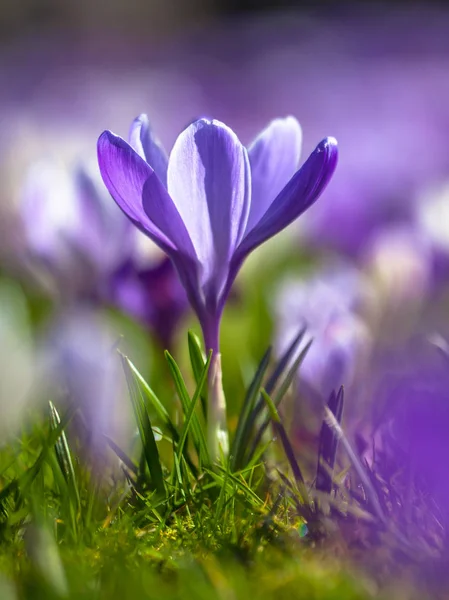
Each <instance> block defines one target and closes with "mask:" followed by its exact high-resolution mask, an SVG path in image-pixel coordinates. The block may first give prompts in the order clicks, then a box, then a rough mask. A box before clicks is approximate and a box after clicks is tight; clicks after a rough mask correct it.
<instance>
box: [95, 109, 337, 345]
mask: <svg viewBox="0 0 449 600" xmlns="http://www.w3.org/2000/svg"><path fill="white" fill-rule="evenodd" d="M300 141H301V132H300V128H299V125H298V123H297V122H296V120H295V119H293V118H292V117H289V118H287V119H277V120H275V121H273V122H272V123H271V124H270V125H269V126H268V127H267V128H266V129H265V130H264V131H263V132H262V133H261V134H260V135H259V137H258V138H257V139H256V140H255V142H254V143H253V144H252V145H251V146H250V147H249V150H248V151H247V150H246V148H245V147H244V146H243V145H242V144H241V143H240V141H239V140H238V138H237V136H236V135H235V133H234V132H233V131H232V130H231V129H229V128H228V127H227V126H226V125H224V124H222V123H220V122H219V121H208V120H206V119H200V120H198V121H196V122H194V123H192V124H191V125H190V126H189V127H187V129H185V130H184V131H183V132H182V133H181V135H180V136H179V137H178V139H177V141H176V142H175V145H174V147H173V150H172V152H171V155H170V159H169V160H167V157H166V155H165V153H164V152H163V150H162V148H161V146H160V145H159V143H158V142H157V140H155V138H154V136H153V135H152V133H151V130H150V128H149V125H148V120H147V119H146V117H139V118H138V119H136V120H135V121H134V123H133V125H132V127H131V133H130V143H131V145H130V144H128V143H127V142H125V141H124V140H123V139H122V138H120V137H118V136H116V135H114V134H113V133H111V132H110V131H105V132H104V133H103V134H102V135H101V136H100V138H99V140H98V158H99V165H100V171H101V174H102V176H103V180H104V182H105V184H106V186H107V188H108V190H109V191H110V193H111V195H112V196H113V198H114V199H115V201H116V202H117V204H118V205H119V206H120V208H121V209H122V210H123V211H124V212H125V214H127V216H128V217H129V218H130V219H131V221H132V222H133V223H134V224H135V225H136V226H137V227H138V228H139V229H140V230H141V231H143V232H144V233H146V234H147V235H148V236H149V237H150V238H151V239H152V240H153V241H154V242H155V243H156V244H158V245H159V246H160V248H161V249H162V250H164V251H165V252H166V253H167V254H168V255H169V256H170V258H171V259H172V261H173V263H174V265H175V266H176V269H177V271H178V274H179V276H180V279H181V281H182V283H183V285H184V287H185V289H186V292H187V295H188V297H189V300H190V303H191V305H192V307H193V308H194V309H195V311H196V313H197V315H198V318H199V320H200V322H201V326H202V329H203V334H204V338H205V343H206V347H207V348H211V349H213V350H214V352H215V353H217V352H218V347H219V342H218V335H219V325H220V320H221V314H222V311H223V308H224V304H225V301H226V298H227V296H228V294H229V291H230V288H231V285H232V283H233V281H234V279H235V277H236V275H237V273H238V271H239V269H240V267H241V265H242V263H243V262H244V260H245V258H246V257H247V256H248V254H249V253H250V252H251V251H252V250H253V249H254V248H256V247H257V246H259V245H260V244H262V243H263V242H264V241H265V240H267V239H268V238H270V237H272V236H273V235H275V234H276V233H278V232H279V231H281V230H282V229H284V228H285V227H286V226H287V225H289V224H290V223H291V222H292V221H294V220H295V219H296V218H297V217H298V216H299V215H300V214H301V213H303V212H304V211H305V210H306V209H307V208H308V207H309V206H311V205H312V204H313V203H314V202H315V200H316V199H317V198H318V197H319V195H320V194H321V192H322V191H323V190H324V188H325V187H326V185H327V183H328V182H329V180H330V178H331V176H332V174H333V172H334V169H335V166H336V163H337V144H336V141H335V140H334V139H333V138H327V139H325V140H323V141H322V142H321V143H320V144H319V145H318V146H317V148H316V150H315V151H314V152H313V153H312V154H311V156H310V157H309V159H308V160H307V161H306V163H305V164H304V165H303V166H302V168H301V169H300V170H299V171H297V172H296V173H295V170H296V168H297V162H298V158H299V146H300ZM165 173H166V174H167V188H165V185H164V182H165ZM284 186H285V187H284Z"/></svg>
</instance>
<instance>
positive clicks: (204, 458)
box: [165, 350, 211, 465]
mask: <svg viewBox="0 0 449 600" xmlns="http://www.w3.org/2000/svg"><path fill="white" fill-rule="evenodd" d="M165 358H166V359H167V363H168V366H169V369H170V372H171V375H172V378H173V382H174V384H175V388H176V392H177V394H178V397H179V400H180V401H181V406H182V410H183V412H184V415H185V416H187V415H188V413H189V408H190V405H191V400H190V396H189V392H188V391H187V387H186V384H185V382H184V379H183V377H182V374H181V371H180V369H179V367H178V365H177V364H176V361H175V359H174V358H173V357H172V355H171V354H170V352H168V351H167V350H166V351H165ZM191 428H192V437H193V443H194V445H195V448H196V450H197V453H198V458H199V460H200V462H201V463H202V464H203V465H210V464H211V463H210V456H209V449H208V447H207V442H206V437H205V435H204V431H203V428H202V427H201V423H200V421H199V419H198V416H197V415H196V413H195V412H194V413H193V416H192V426H191Z"/></svg>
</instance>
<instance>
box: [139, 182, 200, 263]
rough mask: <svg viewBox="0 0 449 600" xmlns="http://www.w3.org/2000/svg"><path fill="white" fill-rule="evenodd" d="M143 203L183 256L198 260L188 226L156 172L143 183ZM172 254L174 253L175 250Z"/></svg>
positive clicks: (148, 214)
mask: <svg viewBox="0 0 449 600" xmlns="http://www.w3.org/2000/svg"><path fill="white" fill-rule="evenodd" d="M142 205H143V209H144V211H145V213H146V215H147V216H148V218H149V219H150V221H151V222H152V223H153V224H154V225H155V226H156V227H157V228H158V229H159V230H160V231H161V232H162V233H163V234H164V235H165V236H166V237H167V238H168V239H169V240H170V241H171V243H172V245H173V246H174V249H175V250H176V251H177V252H178V253H180V254H181V255H182V256H183V257H189V258H191V259H193V260H194V261H195V262H196V254H195V249H194V248H193V245H192V242H191V239H190V236H189V233H188V232H187V229H186V226H185V224H184V222H183V220H182V219H181V216H180V214H179V212H178V209H177V208H176V206H175V205H174V203H173V200H172V199H171V198H170V196H169V194H168V192H167V190H166V189H165V188H164V186H163V185H162V184H161V182H160V180H159V178H158V177H156V174H155V173H153V175H151V176H150V177H148V179H147V180H146V181H145V183H144V185H143V191H142ZM156 243H158V242H157V241H156ZM170 254H171V255H173V252H170Z"/></svg>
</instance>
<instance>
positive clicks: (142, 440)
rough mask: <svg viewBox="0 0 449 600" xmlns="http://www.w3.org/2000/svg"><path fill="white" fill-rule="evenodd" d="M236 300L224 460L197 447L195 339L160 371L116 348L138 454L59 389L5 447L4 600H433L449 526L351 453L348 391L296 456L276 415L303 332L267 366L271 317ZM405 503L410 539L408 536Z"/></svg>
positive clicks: (0, 452) (200, 378)
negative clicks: (95, 429)
mask: <svg viewBox="0 0 449 600" xmlns="http://www.w3.org/2000/svg"><path fill="white" fill-rule="evenodd" d="M271 275H272V274H271V273H270V271H269V270H268V272H267V273H265V274H264V277H267V278H269V277H271ZM252 281H253V282H254V278H253V280H252ZM263 286H264V282H259V287H258V289H259V290H260V289H261V288H263ZM256 288H257V286H256ZM248 297H249V300H247V302H248V304H247V309H246V310H244V311H243V313H242V312H241V309H240V312H239V313H238V320H237V318H234V316H233V308H232V307H231V309H230V311H228V315H227V316H226V319H225V323H224V327H223V330H224V334H223V353H224V372H225V380H224V383H225V391H226V396H227V399H228V401H229V423H230V433H231V439H230V441H231V452H230V455H229V457H226V458H225V457H222V460H219V461H213V460H211V457H210V454H209V451H208V446H207V441H206V440H207V435H206V431H207V389H206V388H207V386H206V385H205V384H206V380H207V374H208V370H209V366H210V360H211V356H210V355H209V356H205V355H204V352H203V349H202V348H201V344H200V342H199V338H198V336H197V334H196V333H195V332H194V331H190V332H189V334H188V336H187V340H184V341H183V342H181V347H182V348H183V352H184V353H182V352H181V353H180V356H179V357H176V358H175V357H174V356H172V355H171V354H170V353H168V352H166V353H165V356H164V355H163V354H162V352H160V353H159V354H158V357H157V361H153V362H154V363H155V364H156V365H157V373H156V374H155V372H154V371H153V372H151V369H149V368H147V367H148V365H145V361H143V360H142V357H141V356H139V355H138V354H137V355H135V354H133V352H132V349H131V351H130V352H128V351H125V350H123V348H122V345H120V348H121V349H120V351H118V352H117V357H118V359H117V365H118V367H119V368H121V369H123V372H124V374H125V378H126V383H127V395H128V397H127V398H124V401H125V402H129V404H130V406H132V411H133V414H134V418H135V430H136V432H137V435H136V441H135V444H134V445H133V446H132V447H130V448H123V447H121V446H120V444H119V443H117V441H116V440H113V439H110V438H107V437H104V439H102V440H101V441H100V442H98V440H97V441H96V444H95V446H91V445H90V442H91V440H90V435H89V434H90V426H91V425H92V424H90V423H88V422H86V420H85V419H84V418H83V414H82V412H81V411H80V409H79V407H78V406H77V405H76V404H73V403H71V401H70V393H68V391H67V390H52V391H51V397H49V398H45V400H46V402H45V407H44V409H43V410H40V409H38V408H36V409H35V410H34V412H33V414H32V416H31V418H30V419H29V420H28V421H29V424H28V425H26V426H24V428H23V430H22V431H21V432H20V433H19V434H18V435H16V437H15V438H14V439H12V440H9V441H8V443H7V444H5V445H4V446H3V447H2V448H0V541H1V544H0V573H1V574H2V575H1V576H0V598H1V599H2V600H16V599H28V598H30V599H40V598H42V599H44V598H45V599H49V600H52V599H54V600H59V599H65V598H74V599H75V598H80V599H86V600H88V599H95V600H100V599H103V598H104V599H108V600H115V599H117V600H124V599H127V598H130V599H131V598H133V599H134V598H142V599H144V598H145V599H146V598H148V599H152V598H154V599H156V598H157V599H159V598H163V599H167V600H168V599H173V600H175V599H178V598H179V599H181V598H185V599H190V598H192V599H197V598H198V599H201V598H204V599H205V600H206V599H215V598H217V599H220V600H233V599H240V598H242V599H247V598H252V599H254V600H255V599H258V598H261V599H262V598H263V599H268V600H269V599H271V598H273V599H276V600H282V599H284V598H285V599H287V598H288V599H293V600H296V599H302V598H304V599H306V598H307V599H315V598H316V599H323V600H326V599H341V598H347V599H354V600H355V599H362V598H373V597H380V598H386V599H387V598H398V599H400V598H415V597H416V598H422V597H438V594H439V593H440V590H439V589H437V587H436V586H435V585H434V584H435V582H436V578H435V577H432V573H434V572H435V569H441V570H443V571H444V562H442V559H441V557H442V556H444V553H442V552H441V550H442V549H444V545H445V543H446V542H445V533H444V532H445V529H444V527H443V528H441V523H439V522H438V519H437V518H436V517H435V512H434V511H433V510H431V508H430V504H429V503H428V499H426V498H423V499H419V498H418V496H413V495H412V496H411V497H410V498H411V500H409V502H408V503H407V500H406V499H405V500H404V497H402V499H400V500H398V498H400V490H399V488H398V487H395V485H394V484H393V483H392V482H388V481H385V480H383V479H382V477H381V475H380V473H377V472H375V471H374V470H371V469H370V468H368V465H367V464H366V463H364V462H363V460H362V459H361V458H360V457H359V456H358V454H357V452H356V450H355V449H354V448H353V446H352V444H351V442H350V440H349V439H347V438H346V436H345V433H344V427H342V425H341V421H342V416H343V412H344V411H343V408H344V404H345V398H344V390H343V388H341V389H340V390H335V393H333V394H332V395H331V397H330V398H329V402H328V406H327V407H326V409H325V412H324V413H323V418H322V422H321V424H320V427H319V428H318V431H317V440H316V443H314V444H310V445H309V446H308V447H302V450H301V451H300V452H298V449H297V444H296V441H295V436H294V432H292V431H291V429H290V427H289V421H288V419H287V418H286V417H285V415H287V414H288V404H289V402H290V401H291V395H292V388H294V386H295V381H296V373H297V371H298V368H300V365H301V362H302V360H303V359H304V356H305V355H306V352H307V349H308V348H307V347H306V348H305V349H302V350H301V351H300V348H301V342H302V339H303V335H304V331H299V332H298V335H297V337H296V339H295V340H294V341H293V342H292V345H291V346H290V348H288V349H287V351H286V353H285V354H284V356H283V357H281V358H280V359H279V360H277V361H275V360H274V359H273V356H272V351H271V349H270V348H269V347H268V348H267V347H266V345H264V344H265V342H266V341H267V340H268V339H269V338H270V337H271V327H270V323H269V322H267V321H263V320H262V321H259V322H258V324H257V326H255V323H254V315H255V314H256V315H259V316H260V315H261V314H267V312H268V311H267V308H266V304H265V305H264V304H263V302H261V299H260V295H257V294H256V293H254V294H249V295H248ZM36 306H37V308H36V307H34V308H33V305H32V306H31V312H32V314H34V315H40V314H45V311H42V309H41V308H40V305H37V304H36ZM39 318H43V317H35V320H36V321H38V319H39ZM114 318H117V319H121V318H122V317H119V316H116V317H114ZM237 322H238V327H237V325H236V323H237ZM122 323H123V329H124V331H127V330H130V329H129V327H131V328H132V325H129V324H127V323H126V321H123V322H122ZM237 330H238V331H239V336H240V337H239V340H240V342H239V343H240V346H239V349H238V352H235V351H234V352H232V351H230V348H231V346H232V340H233V339H234V336H235V333H236V331H237ZM153 352H154V353H155V352H156V350H153ZM236 355H238V356H237V358H236ZM256 357H257V359H256ZM137 363H139V364H138V365H137ZM412 502H415V503H417V504H418V505H419V506H422V507H423V510H424V512H425V516H424V517H423V519H424V521H423V522H424V526H423V529H422V531H416V530H411V528H410V523H411V517H410V514H409V513H410V511H411V503H412ZM439 583H440V582H439ZM445 589H447V588H445ZM441 597H444V594H443V595H442V596H441Z"/></svg>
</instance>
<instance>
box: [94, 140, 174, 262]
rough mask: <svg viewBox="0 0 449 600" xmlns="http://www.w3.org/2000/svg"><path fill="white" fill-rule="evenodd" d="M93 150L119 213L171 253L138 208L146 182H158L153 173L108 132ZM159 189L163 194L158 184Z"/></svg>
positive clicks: (169, 245) (166, 240)
mask: <svg viewBox="0 0 449 600" xmlns="http://www.w3.org/2000/svg"><path fill="white" fill-rule="evenodd" d="M97 149H98V164H99V167H100V172H101V176H102V177H103V181H104V183H105V185H106V187H107V188H108V190H109V193H110V194H111V196H112V197H113V198H114V200H115V201H116V202H117V204H118V205H119V207H120V208H121V209H122V211H123V212H124V213H125V214H126V216H127V217H128V218H129V219H130V220H131V221H132V222H133V223H134V224H135V225H136V226H137V227H138V228H139V229H140V230H141V231H143V233H145V234H147V235H148V236H149V237H150V238H151V239H152V240H153V241H155V242H156V243H157V244H158V245H159V246H160V247H161V248H162V249H163V250H164V251H165V252H169V251H170V250H175V247H174V245H173V243H172V241H171V240H170V239H169V238H168V237H167V236H166V235H165V234H164V233H163V232H162V231H160V229H159V228H158V227H157V226H156V225H155V224H154V223H152V222H151V220H150V219H149V218H148V216H147V213H146V212H145V210H144V207H143V204H142V193H143V186H144V184H145V182H146V181H147V179H149V178H150V177H153V179H154V180H157V181H159V180H158V179H157V176H156V175H155V174H154V171H153V169H152V168H151V167H150V166H149V165H148V164H147V163H146V162H145V161H144V160H143V158H142V157H141V156H139V155H138V154H137V152H135V150H133V149H132V148H131V146H130V145H129V144H128V143H127V142H125V140H124V139H122V138H121V137H119V136H117V135H114V134H113V133H111V132H110V131H104V132H103V133H102V134H101V136H100V137H99V139H98V145H97ZM159 185H160V188H161V189H162V190H164V191H165V189H164V186H163V185H162V184H161V183H160V182H159ZM165 193H166V192H165Z"/></svg>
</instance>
